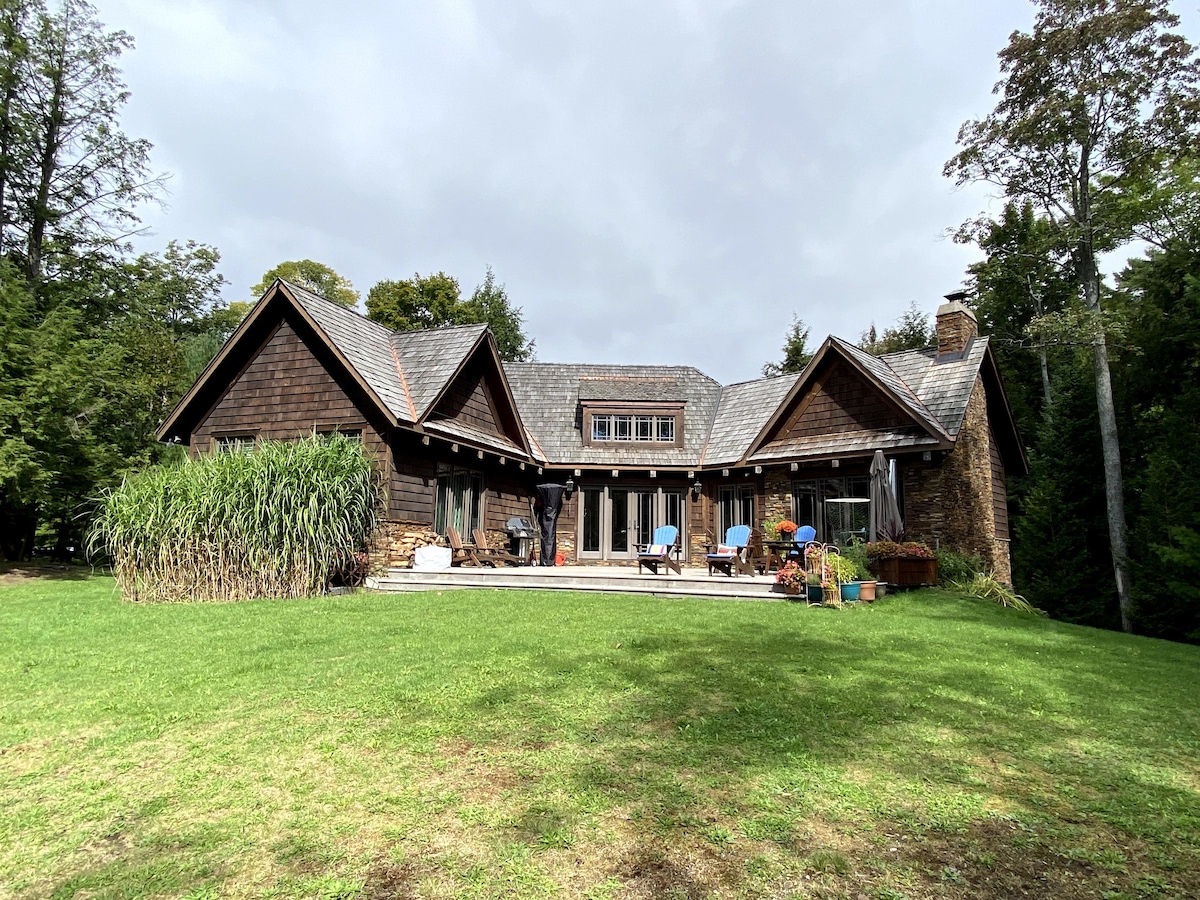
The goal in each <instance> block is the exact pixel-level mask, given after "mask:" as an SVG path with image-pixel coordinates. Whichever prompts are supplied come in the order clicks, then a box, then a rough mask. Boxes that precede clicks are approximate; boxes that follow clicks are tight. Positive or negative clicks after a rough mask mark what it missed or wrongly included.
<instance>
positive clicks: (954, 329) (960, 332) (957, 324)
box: [937, 291, 979, 359]
mask: <svg viewBox="0 0 1200 900" xmlns="http://www.w3.org/2000/svg"><path fill="white" fill-rule="evenodd" d="M966 296H967V292H966V291H955V292H954V293H953V294H947V295H946V302H945V303H943V304H942V305H941V306H939V307H938V311H937V352H938V359H941V358H942V357H944V356H949V355H951V354H961V353H963V351H965V350H966V349H967V347H968V345H969V344H970V343H971V338H973V337H975V336H976V335H978V334H979V323H978V322H976V321H975V313H973V312H971V310H970V309H969V308H968V307H967V305H966V304H965V303H963V300H965V299H966Z"/></svg>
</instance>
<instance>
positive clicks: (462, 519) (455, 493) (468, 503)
mask: <svg viewBox="0 0 1200 900" xmlns="http://www.w3.org/2000/svg"><path fill="white" fill-rule="evenodd" d="M483 495H484V487H483V476H482V475H481V474H479V473H478V472H471V471H468V470H467V469H460V468H454V467H452V466H448V465H446V464H445V463H439V464H438V476H437V508H436V511H435V513H434V521H433V527H434V530H435V531H437V532H438V534H442V535H444V534H446V529H447V528H454V529H456V530H457V531H458V533H459V534H460V535H462V536H463V537H465V538H467V539H469V538H470V536H471V532H472V531H474V530H475V529H476V528H479V527H480V523H481V522H482V521H483Z"/></svg>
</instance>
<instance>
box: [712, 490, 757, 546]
mask: <svg viewBox="0 0 1200 900" xmlns="http://www.w3.org/2000/svg"><path fill="white" fill-rule="evenodd" d="M734 525H749V526H750V527H751V528H753V527H754V489H753V488H751V487H749V486H739V487H723V488H720V489H719V490H718V491H717V530H718V532H719V533H718V535H717V540H718V541H720V540H724V538H725V532H726V531H728V530H729V529H730V528H732V527H733V526H734Z"/></svg>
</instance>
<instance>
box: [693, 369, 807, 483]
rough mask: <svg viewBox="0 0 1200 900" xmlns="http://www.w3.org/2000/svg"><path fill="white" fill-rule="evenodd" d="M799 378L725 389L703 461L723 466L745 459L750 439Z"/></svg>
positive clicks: (767, 379)
mask: <svg viewBox="0 0 1200 900" xmlns="http://www.w3.org/2000/svg"><path fill="white" fill-rule="evenodd" d="M799 378H800V376H799V375H780V376H778V377H776V378H759V379H757V380H755V381H743V382H741V383H740V384H731V385H729V386H728V387H726V388H723V389H722V391H721V402H720V404H719V405H718V407H717V412H716V415H715V416H714V417H713V423H712V427H711V428H710V429H709V435H708V444H707V446H706V447H705V450H704V455H703V457H702V458H701V460H700V462H701V464H703V465H706V466H719V465H729V464H733V463H736V462H738V461H739V460H741V458H742V457H743V456H745V454H746V450H747V448H748V447H749V446H750V442H751V441H753V440H754V438H755V436H756V435H757V434H758V433H759V432H760V431H762V428H763V425H765V424H766V421H767V419H768V418H769V417H770V416H771V414H772V413H773V412H775V410H777V409H778V408H779V405H780V404H781V403H782V402H783V398H784V397H786V396H787V395H788V393H789V392H790V391H791V389H792V388H793V387H794V386H795V384H796V382H797V380H799Z"/></svg>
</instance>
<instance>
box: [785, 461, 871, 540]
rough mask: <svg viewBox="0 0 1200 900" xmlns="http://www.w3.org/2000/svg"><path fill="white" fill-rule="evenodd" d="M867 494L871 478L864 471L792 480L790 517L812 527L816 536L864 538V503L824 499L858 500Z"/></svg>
mask: <svg viewBox="0 0 1200 900" xmlns="http://www.w3.org/2000/svg"><path fill="white" fill-rule="evenodd" d="M870 496H871V479H870V478H869V477H867V476H864V475H852V476H850V477H848V478H821V479H813V480H811V481H793V482H792V520H793V521H794V522H796V524H798V525H811V526H812V527H813V528H815V529H816V530H817V540H821V541H831V542H833V543H835V544H845V543H849V542H850V541H851V540H853V539H854V538H862V539H863V540H866V537H865V535H866V533H867V525H868V522H867V516H868V507H867V504H866V503H854V502H842V503H837V502H835V503H829V502H827V501H829V500H834V501H837V500H843V501H844V500H855V499H858V500H861V499H864V498H867V497H870Z"/></svg>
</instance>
